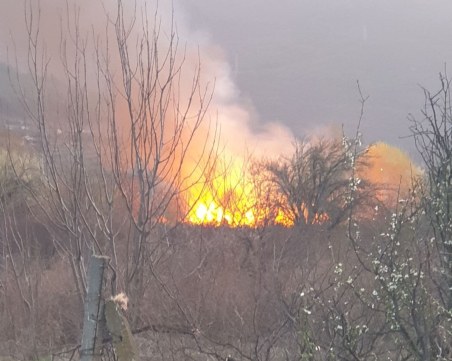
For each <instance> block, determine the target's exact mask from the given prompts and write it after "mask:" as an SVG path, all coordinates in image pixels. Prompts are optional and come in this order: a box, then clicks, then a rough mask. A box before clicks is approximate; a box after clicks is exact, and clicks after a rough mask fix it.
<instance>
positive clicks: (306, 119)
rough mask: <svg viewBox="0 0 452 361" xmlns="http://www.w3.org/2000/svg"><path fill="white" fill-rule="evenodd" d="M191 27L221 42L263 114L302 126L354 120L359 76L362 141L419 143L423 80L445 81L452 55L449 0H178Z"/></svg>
mask: <svg viewBox="0 0 452 361" xmlns="http://www.w3.org/2000/svg"><path fill="white" fill-rule="evenodd" d="M180 3H181V4H182V6H183V8H184V9H185V11H186V13H187V22H188V24H189V26H190V28H191V29H192V30H193V31H196V30H202V31H204V32H206V33H207V34H208V36H209V37H210V41H211V42H212V43H215V44H218V45H219V46H220V47H221V48H222V49H223V50H224V56H225V58H226V59H227V62H228V63H229V64H230V67H231V72H232V75H233V79H234V81H235V82H236V85H237V87H238V89H239V91H240V97H241V98H242V100H244V101H251V102H252V104H253V105H254V107H255V109H256V111H257V114H258V118H259V119H260V121H261V122H266V121H277V122H281V123H284V124H286V125H288V126H289V127H290V128H291V129H292V130H293V131H294V133H295V134H296V135H299V136H302V135H304V134H306V133H309V132H312V131H314V132H322V131H323V129H324V127H325V126H328V125H329V124H334V125H336V126H340V124H344V125H345V126H346V129H348V130H351V129H353V127H354V126H355V125H356V123H357V119H358V116H359V110H360V104H359V101H358V100H359V95H358V91H357V86H356V82H357V80H359V82H360V84H361V87H362V89H363V92H364V93H365V94H367V95H369V96H370V98H369V100H368V102H367V104H366V109H365V119H364V123H363V126H362V130H363V133H364V140H365V141H366V142H372V141H375V140H379V139H382V140H384V141H387V142H389V143H391V144H394V145H399V146H401V147H403V148H405V149H407V150H409V151H410V152H412V151H413V146H412V141H411V140H410V139H405V140H403V139H400V137H403V136H406V135H408V134H409V131H408V126H409V122H408V120H407V115H408V113H410V112H411V113H416V112H418V111H419V109H420V107H421V106H422V104H423V94H422V91H421V89H420V85H423V86H426V87H428V88H431V89H433V90H434V89H436V88H437V87H438V84H439V82H438V73H439V72H440V71H443V70H444V66H445V64H446V63H449V64H451V63H452V1H450V0H423V1H421V0H374V1H372V0H316V1H314V0H278V1H276V0H274V1H263V0H181V1H180Z"/></svg>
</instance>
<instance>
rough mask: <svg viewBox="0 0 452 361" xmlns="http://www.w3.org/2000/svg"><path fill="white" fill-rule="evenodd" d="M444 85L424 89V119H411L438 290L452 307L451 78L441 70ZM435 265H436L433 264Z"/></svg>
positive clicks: (443, 301) (447, 304)
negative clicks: (423, 177) (434, 250)
mask: <svg viewBox="0 0 452 361" xmlns="http://www.w3.org/2000/svg"><path fill="white" fill-rule="evenodd" d="M440 83H441V87H440V89H439V90H438V91H437V92H435V93H431V92H430V91H428V90H427V89H425V88H424V89H423V90H424V97H425V104H424V107H423V109H422V116H423V118H422V119H421V120H417V119H416V118H415V117H414V116H412V115H411V116H410V119H411V122H412V124H411V132H412V134H413V137H414V141H415V144H416V148H417V150H418V152H419V154H420V156H421V157H422V159H423V161H424V166H425V171H426V173H425V175H426V181H427V187H426V188H427V191H426V192H424V194H423V202H422V205H423V209H424V211H425V212H426V214H427V216H428V219H429V221H430V225H431V229H432V231H433V238H432V241H433V242H434V244H435V245H436V247H437V250H438V257H437V258H436V261H437V262H438V266H439V267H438V268H439V272H440V275H441V276H440V278H441V282H439V283H438V290H439V292H440V295H441V301H442V304H443V305H444V306H445V307H446V308H447V309H449V310H450V309H452V102H451V88H450V85H451V80H450V79H449V78H448V77H447V75H446V74H440ZM432 266H433V265H432Z"/></svg>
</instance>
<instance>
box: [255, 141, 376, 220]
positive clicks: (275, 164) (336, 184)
mask: <svg viewBox="0 0 452 361" xmlns="http://www.w3.org/2000/svg"><path fill="white" fill-rule="evenodd" d="M350 147H351V145H349V144H347V143H344V142H342V141H341V140H338V139H320V140H313V141H309V142H301V141H296V142H295V151H294V154H293V156H292V157H290V158H283V159H280V160H278V161H269V162H266V163H263V164H262V165H261V167H260V169H261V170H262V171H264V172H265V174H266V177H265V178H266V179H265V180H264V181H266V182H267V183H268V185H269V189H271V191H270V192H269V193H270V194H274V195H275V198H274V200H275V202H276V203H277V208H281V209H283V211H284V213H285V214H286V215H287V217H289V218H290V219H291V220H292V222H293V223H295V224H304V225H309V224H315V223H326V224H329V225H330V227H334V226H336V225H337V224H339V223H341V222H342V221H343V220H345V219H346V217H347V214H348V213H347V209H348V207H349V206H351V205H357V204H358V203H359V202H357V201H356V200H355V202H353V203H351V202H348V201H347V195H348V191H347V190H348V186H349V178H350V174H351V172H352V165H351V163H350V161H349V159H348V156H347V154H348V152H350ZM366 187H368V185H367V184H366V183H365V182H361V183H360V184H359V187H358V188H359V189H358V190H359V191H360V192H359V191H358V192H356V195H357V197H360V198H361V199H364V197H363V195H364V190H366ZM369 189H370V188H369Z"/></svg>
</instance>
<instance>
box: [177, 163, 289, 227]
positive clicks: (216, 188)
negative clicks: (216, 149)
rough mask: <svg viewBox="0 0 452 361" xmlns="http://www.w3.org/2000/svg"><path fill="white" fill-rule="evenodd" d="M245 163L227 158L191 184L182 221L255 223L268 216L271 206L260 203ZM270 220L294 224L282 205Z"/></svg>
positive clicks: (264, 219) (232, 224)
mask: <svg viewBox="0 0 452 361" xmlns="http://www.w3.org/2000/svg"><path fill="white" fill-rule="evenodd" d="M246 167H247V165H246V164H245V162H243V161H239V160H234V161H231V162H228V164H227V166H223V167H222V169H218V168H217V169H215V170H214V171H212V172H210V173H209V176H208V177H206V178H207V179H206V180H205V181H204V182H203V184H198V185H196V186H194V187H191V188H190V190H189V194H188V200H187V203H188V208H189V211H188V214H187V216H186V218H185V221H186V222H187V223H191V224H194V225H212V226H222V225H226V226H230V227H243V226H246V227H257V226H259V225H261V224H262V223H263V222H264V221H266V220H268V219H269V218H271V217H272V216H271V214H272V213H271V211H270V208H269V207H265V206H263V205H262V204H261V203H262V202H261V199H260V196H259V194H258V191H257V187H256V185H255V184H254V182H253V180H252V179H251V177H250V176H249V174H247V172H246ZM271 221H272V223H274V224H279V225H283V226H292V225H293V221H292V220H291V219H290V217H289V216H288V215H286V214H285V213H284V211H283V210H282V209H279V210H278V212H277V213H276V215H274V216H273V219H272V220H271Z"/></svg>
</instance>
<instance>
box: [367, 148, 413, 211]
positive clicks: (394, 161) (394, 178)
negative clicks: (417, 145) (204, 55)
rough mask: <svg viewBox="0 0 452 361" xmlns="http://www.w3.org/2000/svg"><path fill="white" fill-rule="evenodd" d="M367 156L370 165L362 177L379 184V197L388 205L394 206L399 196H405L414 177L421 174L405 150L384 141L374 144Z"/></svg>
mask: <svg viewBox="0 0 452 361" xmlns="http://www.w3.org/2000/svg"><path fill="white" fill-rule="evenodd" d="M367 157H368V163H369V166H368V167H366V168H365V170H364V174H362V175H361V177H362V178H365V179H367V180H368V181H370V182H371V183H373V184H375V185H377V187H378V188H379V190H378V191H377V197H378V199H379V200H380V201H382V202H384V203H385V204H386V205H387V206H393V204H392V203H393V202H394V201H396V198H397V196H399V197H405V196H406V195H407V193H408V192H409V190H410V189H411V188H412V180H413V178H415V177H417V176H419V175H420V174H421V171H420V169H419V168H418V167H417V166H416V165H414V164H413V162H412V160H411V159H410V157H409V156H408V155H407V154H406V153H405V152H403V151H402V150H401V149H399V148H397V147H394V146H391V145H389V144H386V143H383V142H378V143H375V144H374V145H372V146H371V147H370V148H369V151H368V153H367Z"/></svg>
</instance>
